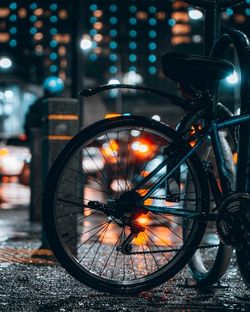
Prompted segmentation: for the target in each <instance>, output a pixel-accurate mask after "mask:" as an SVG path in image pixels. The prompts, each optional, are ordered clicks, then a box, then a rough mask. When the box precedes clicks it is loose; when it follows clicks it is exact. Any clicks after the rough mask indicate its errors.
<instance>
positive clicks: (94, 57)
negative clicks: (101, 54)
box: [89, 53, 97, 62]
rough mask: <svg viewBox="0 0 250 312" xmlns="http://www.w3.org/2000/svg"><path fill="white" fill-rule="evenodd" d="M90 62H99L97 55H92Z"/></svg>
mask: <svg viewBox="0 0 250 312" xmlns="http://www.w3.org/2000/svg"><path fill="white" fill-rule="evenodd" d="M89 59H90V61H92V62H95V61H96V60H97V55H96V54H95V53H92V54H90V56H89Z"/></svg>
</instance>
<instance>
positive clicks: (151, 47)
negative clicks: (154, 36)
mask: <svg viewBox="0 0 250 312" xmlns="http://www.w3.org/2000/svg"><path fill="white" fill-rule="evenodd" d="M148 48H149V50H155V49H156V48H157V45H156V43H155V42H150V44H149V45H148Z"/></svg>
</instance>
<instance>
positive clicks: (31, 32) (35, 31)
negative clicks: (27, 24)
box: [30, 27, 37, 35]
mask: <svg viewBox="0 0 250 312" xmlns="http://www.w3.org/2000/svg"><path fill="white" fill-rule="evenodd" d="M36 33H37V28H36V27H32V28H30V34H31V35H35V34H36Z"/></svg>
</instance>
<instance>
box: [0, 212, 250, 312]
mask: <svg viewBox="0 0 250 312" xmlns="http://www.w3.org/2000/svg"><path fill="white" fill-rule="evenodd" d="M0 220H1V221H0V223H1V230H0V274H1V279H0V311H25V312H26V311H250V299H249V290H246V287H245V285H244V284H243V282H242V280H241V277H240V275H239V272H238V268H237V265H236V263H235V259H233V260H232V261H231V265H230V268H229V270H228V272H227V274H226V275H225V277H224V278H223V279H222V281H221V285H220V286H218V285H217V286H214V287H211V288H209V289H203V290H199V289H196V288H194V287H186V286H187V285H186V282H187V281H189V282H191V281H192V280H191V277H190V275H189V272H188V269H187V268H185V269H184V270H182V272H180V273H179V274H178V275H176V276H175V277H174V278H173V279H172V280H170V281H168V282H167V283H165V284H164V285H162V286H160V287H158V288H156V289H153V290H151V291H147V292H143V293H141V294H140V295H139V296H135V297H133V296H121V295H115V294H112V295H111V294H107V293H101V292H97V291H95V290H92V289H90V288H88V287H86V286H84V285H82V284H80V283H79V282H77V281H76V280H75V279H73V278H72V277H71V276H69V275H68V273H66V272H65V271H64V269H63V268H62V267H61V266H60V265H59V264H57V263H55V262H54V260H53V257H50V253H49V252H48V251H45V250H39V251H37V248H39V246H40V226H39V224H30V222H29V221H28V210H27V208H21V207H19V208H16V209H9V210H5V209H1V210H0ZM32 255H33V256H32Z"/></svg>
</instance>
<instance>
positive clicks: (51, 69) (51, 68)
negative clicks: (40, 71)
mask: <svg viewBox="0 0 250 312" xmlns="http://www.w3.org/2000/svg"><path fill="white" fill-rule="evenodd" d="M57 69H58V68H57V66H56V65H51V66H50V67H49V70H50V72H51V73H56V72H57Z"/></svg>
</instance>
